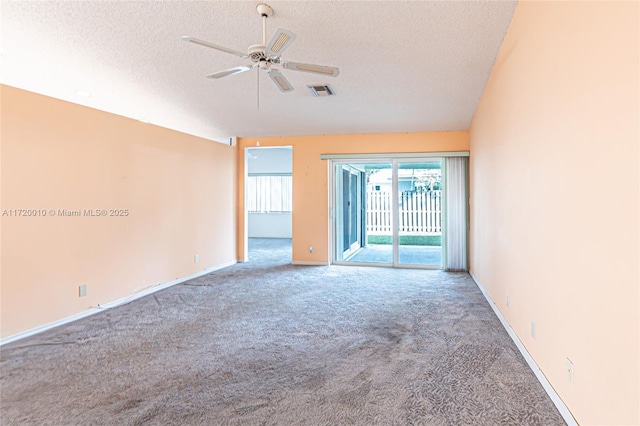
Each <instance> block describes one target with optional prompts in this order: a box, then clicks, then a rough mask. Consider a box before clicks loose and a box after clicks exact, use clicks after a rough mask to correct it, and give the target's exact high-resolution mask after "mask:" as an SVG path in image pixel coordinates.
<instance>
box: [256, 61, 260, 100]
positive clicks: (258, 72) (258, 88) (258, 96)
mask: <svg viewBox="0 0 640 426" xmlns="http://www.w3.org/2000/svg"><path fill="white" fill-rule="evenodd" d="M256 75H257V76H258V84H257V90H256V92H257V93H256V95H257V104H258V111H260V67H257V68H256Z"/></svg>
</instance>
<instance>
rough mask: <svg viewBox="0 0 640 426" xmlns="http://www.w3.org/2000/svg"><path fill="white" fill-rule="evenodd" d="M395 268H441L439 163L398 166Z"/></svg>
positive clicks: (440, 165)
mask: <svg viewBox="0 0 640 426" xmlns="http://www.w3.org/2000/svg"><path fill="white" fill-rule="evenodd" d="M397 172H398V189H397V193H398V210H397V215H398V219H397V221H396V224H397V225H396V227H397V230H398V264H400V265H421V266H432V267H441V265H442V162H441V161H440V159H429V160H428V161H426V160H425V161H421V162H403V161H398V162H397Z"/></svg>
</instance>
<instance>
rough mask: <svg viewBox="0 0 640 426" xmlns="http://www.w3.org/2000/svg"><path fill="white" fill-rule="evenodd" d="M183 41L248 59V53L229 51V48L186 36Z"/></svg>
mask: <svg viewBox="0 0 640 426" xmlns="http://www.w3.org/2000/svg"><path fill="white" fill-rule="evenodd" d="M182 40H184V41H188V42H191V43H195V44H199V45H200V46H205V47H210V48H212V49H216V50H220V51H221V52H226V53H231V54H232V55H236V56H239V57H241V58H248V56H247V54H246V53H242V52H239V51H237V50H233V49H229V48H228V47H224V46H219V45H217V44H213V43H209V42H208V41H205V40H200V39H199V38H195V37H189V36H184V37H182Z"/></svg>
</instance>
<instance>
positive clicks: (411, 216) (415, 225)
mask: <svg viewBox="0 0 640 426" xmlns="http://www.w3.org/2000/svg"><path fill="white" fill-rule="evenodd" d="M398 203H399V209H400V210H399V222H400V223H399V232H400V233H401V234H403V235H435V234H440V233H442V191H440V190H437V191H424V192H401V193H399V194H398ZM391 208H392V203H391V192H382V191H371V190H370V191H367V233H368V234H369V235H391V234H392V232H393V231H392V227H391Z"/></svg>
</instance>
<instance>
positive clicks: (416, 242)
mask: <svg viewBox="0 0 640 426" xmlns="http://www.w3.org/2000/svg"><path fill="white" fill-rule="evenodd" d="M398 240H399V241H398V242H399V244H400V245H401V246H441V245H442V236H441V235H399V236H398ZM367 243H368V244H392V243H393V237H392V236H391V235H368V236H367Z"/></svg>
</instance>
